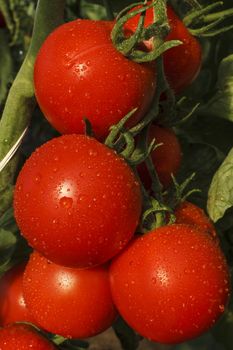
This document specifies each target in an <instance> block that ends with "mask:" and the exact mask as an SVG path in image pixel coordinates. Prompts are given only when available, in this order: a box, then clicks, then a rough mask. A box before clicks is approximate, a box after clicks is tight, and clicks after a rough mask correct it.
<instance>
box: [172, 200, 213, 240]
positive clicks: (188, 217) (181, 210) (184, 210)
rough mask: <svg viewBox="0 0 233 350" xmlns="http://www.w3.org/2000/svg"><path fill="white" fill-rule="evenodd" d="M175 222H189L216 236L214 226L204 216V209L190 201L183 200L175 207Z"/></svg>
mask: <svg viewBox="0 0 233 350" xmlns="http://www.w3.org/2000/svg"><path fill="white" fill-rule="evenodd" d="M175 216H176V223H177V224H189V225H193V226H195V227H196V228H199V229H201V230H202V231H206V232H207V233H209V234H210V235H211V236H212V237H214V238H216V237H217V233H216V231H215V227H214V225H213V224H212V222H211V221H210V219H209V218H208V217H207V216H206V214H205V212H204V210H202V209H201V208H199V207H197V206H196V205H194V204H192V203H190V202H187V201H186V202H183V203H181V204H180V205H179V206H178V207H177V208H176V209H175Z"/></svg>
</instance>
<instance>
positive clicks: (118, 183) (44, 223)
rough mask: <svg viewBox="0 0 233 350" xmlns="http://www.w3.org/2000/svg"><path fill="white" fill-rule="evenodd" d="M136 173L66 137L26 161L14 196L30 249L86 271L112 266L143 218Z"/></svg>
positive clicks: (87, 142)
mask: <svg viewBox="0 0 233 350" xmlns="http://www.w3.org/2000/svg"><path fill="white" fill-rule="evenodd" d="M141 202H142V199H141V190H140V186H139V184H138V182H137V180H136V178H135V175H134V173H133V171H132V170H131V169H130V167H129V166H128V165H127V163H126V162H125V161H124V160H123V159H122V158H121V157H119V156H118V155H117V154H116V153H115V152H114V151H112V150H110V149H109V148H107V147H106V146H105V145H103V144H101V143H99V142H98V141H96V140H95V139H93V138H90V137H87V136H84V135H64V136H61V137H58V138H55V139H53V140H51V141H49V142H47V143H46V144H44V145H43V146H42V147H40V148H38V149H37V150H36V151H35V152H34V153H33V154H32V155H31V157H30V158H29V159H28V160H27V162H26V163H25V165H24V167H23V168H22V170H21V172H20V174H19V177H18V179H17V183H16V188H15V193H14V208H15V217H16V220H17V223H18V225H19V227H20V230H21V232H22V234H23V235H24V236H25V238H26V239H27V240H28V242H29V244H30V245H31V246H32V247H33V248H35V249H36V250H38V251H40V252H41V253H42V254H43V255H45V256H46V257H47V258H48V259H49V260H52V261H54V262H57V263H59V264H63V265H67V266H77V267H88V266H93V265H98V264H101V263H104V262H105V261H108V260H109V259H110V258H112V257H113V256H114V255H116V254H117V253H118V252H119V251H120V250H121V249H122V248H123V247H124V246H125V245H126V244H127V243H128V241H129V240H130V239H131V238H132V236H133V234H134V232H135V230H136V227H137V225H138V222H139V217H140V213H141Z"/></svg>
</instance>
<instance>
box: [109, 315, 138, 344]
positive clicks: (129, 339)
mask: <svg viewBox="0 0 233 350" xmlns="http://www.w3.org/2000/svg"><path fill="white" fill-rule="evenodd" d="M113 329H114V331H115V333H116V335H117V337H118V338H119V340H120V342H121V345H122V349H123V350H136V349H137V347H138V345H139V341H140V340H141V337H140V336H139V335H137V334H136V333H135V332H134V330H133V329H132V328H130V327H129V326H128V325H127V324H126V323H125V322H124V320H123V319H122V318H118V319H117V321H116V322H115V324H114V325H113Z"/></svg>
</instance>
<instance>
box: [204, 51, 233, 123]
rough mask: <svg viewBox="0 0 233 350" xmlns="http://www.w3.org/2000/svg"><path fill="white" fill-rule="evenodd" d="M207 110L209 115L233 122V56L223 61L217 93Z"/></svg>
mask: <svg viewBox="0 0 233 350" xmlns="http://www.w3.org/2000/svg"><path fill="white" fill-rule="evenodd" d="M206 108H207V110H208V113H209V114H210V113H212V114H213V115H217V116H219V117H221V118H225V119H228V120H231V121H233V55H229V56H227V57H225V58H224V59H223V60H222V62H221V64H220V66H219V70H218V82H217V92H216V94H215V95H214V97H213V98H212V99H211V100H210V102H209V103H208V104H207V107H206Z"/></svg>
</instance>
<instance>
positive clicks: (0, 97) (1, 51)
mask: <svg viewBox="0 0 233 350" xmlns="http://www.w3.org/2000/svg"><path fill="white" fill-rule="evenodd" d="M12 81H13V59H12V56H11V52H10V49H9V46H8V40H7V36H6V33H5V31H4V30H3V29H1V30H0V82H1V88H0V109H1V108H2V106H3V102H4V101H5V99H6V96H7V92H8V86H9V84H10V83H12Z"/></svg>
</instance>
